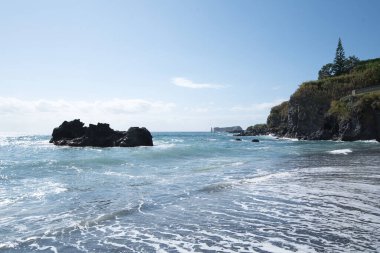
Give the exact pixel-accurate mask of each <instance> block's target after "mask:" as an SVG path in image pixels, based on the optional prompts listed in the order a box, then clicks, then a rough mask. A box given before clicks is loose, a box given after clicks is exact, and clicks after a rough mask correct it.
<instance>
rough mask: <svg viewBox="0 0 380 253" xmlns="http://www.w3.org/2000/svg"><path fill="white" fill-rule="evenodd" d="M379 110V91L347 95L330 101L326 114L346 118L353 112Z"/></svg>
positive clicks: (340, 118) (341, 118)
mask: <svg viewBox="0 0 380 253" xmlns="http://www.w3.org/2000/svg"><path fill="white" fill-rule="evenodd" d="M370 110H380V92H371V93H366V94H361V95H356V96H347V97H343V98H341V99H339V100H334V101H332V102H331V107H330V109H329V111H328V114H330V115H333V116H335V117H337V118H338V119H339V120H341V121H342V120H348V119H349V118H350V117H351V116H352V115H353V114H361V113H363V112H365V111H370Z"/></svg>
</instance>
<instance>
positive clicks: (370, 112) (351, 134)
mask: <svg viewBox="0 0 380 253" xmlns="http://www.w3.org/2000/svg"><path fill="white" fill-rule="evenodd" d="M379 84H380V58H377V59H372V60H367V61H361V62H359V64H358V65H357V66H356V67H355V68H353V70H352V71H351V72H350V73H348V74H345V75H341V76H336V77H328V78H325V79H321V80H318V81H309V82H305V83H303V84H301V85H300V87H299V88H298V89H297V90H296V91H295V93H294V94H293V95H292V96H291V97H290V99H289V101H287V102H284V103H282V104H280V105H278V106H275V107H273V108H272V109H271V112H270V114H269V116H268V119H267V126H268V132H269V133H273V134H275V135H277V136H284V137H291V138H298V139H306V140H328V139H334V140H336V139H340V140H348V141H354V140H369V139H377V140H378V141H379V140H380V91H372V92H366V93H363V94H357V95H352V91H353V90H358V89H362V88H368V87H373V86H375V85H379Z"/></svg>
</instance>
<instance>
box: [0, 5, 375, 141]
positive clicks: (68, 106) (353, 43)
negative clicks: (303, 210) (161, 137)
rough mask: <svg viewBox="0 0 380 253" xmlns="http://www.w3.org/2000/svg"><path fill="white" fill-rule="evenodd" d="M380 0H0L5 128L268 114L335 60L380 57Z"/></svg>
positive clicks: (40, 129)
mask: <svg viewBox="0 0 380 253" xmlns="http://www.w3.org/2000/svg"><path fill="white" fill-rule="evenodd" d="M379 10H380V1H377V0H372V1H371V0H362V1H356V0H355V1H350V0H333V1H327V0H326V1H320V0H309V1H303V0H286V1H285V0H284V1H280V0H276V1H273V0H261V1H258V0H236V1H229V0H181V1H176V0H151V1H144V0H136V1H128V0H125V1H124V0H120V1H119V0H102V1H100V0H81V1H77V0H65V1H50V0H44V1H43V0H34V1H29V0H24V1H22V0H12V1H5V0H0V132H1V133H34V134H50V133H51V131H52V129H53V128H54V127H57V126H58V125H60V124H61V123H62V121H64V120H72V119H76V118H80V119H81V120H82V121H83V122H85V123H86V124H88V123H95V124H96V123H97V122H108V123H110V125H111V127H112V128H114V129H117V130H126V129H128V128H129V127H130V126H145V127H147V128H148V129H149V130H151V131H209V130H210V128H211V127H215V126H219V127H222V126H234V125H240V126H242V127H243V128H246V127H248V126H250V125H254V124H256V123H264V122H266V118H267V116H268V113H269V111H270V108H271V107H272V106H274V105H277V104H279V103H281V102H282V101H285V100H288V99H289V97H290V95H291V94H292V93H293V92H294V91H295V90H296V89H297V87H298V86H299V85H300V84H301V83H302V82H304V81H308V80H313V79H316V78H317V73H318V70H319V69H320V68H321V66H323V65H324V64H326V63H329V62H332V61H333V58H334V54H335V49H336V46H337V42H338V39H339V38H341V39H342V42H343V47H344V49H345V53H346V56H349V55H355V56H357V57H359V58H360V59H363V60H364V59H372V58H377V57H380V46H379V45H380V32H379V28H380V15H379V14H378V12H379Z"/></svg>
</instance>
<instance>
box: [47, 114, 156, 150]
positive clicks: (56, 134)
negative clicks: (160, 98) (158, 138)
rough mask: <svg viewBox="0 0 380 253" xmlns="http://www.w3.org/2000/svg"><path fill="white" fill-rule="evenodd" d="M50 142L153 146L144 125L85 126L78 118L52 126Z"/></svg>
mask: <svg viewBox="0 0 380 253" xmlns="http://www.w3.org/2000/svg"><path fill="white" fill-rule="evenodd" d="M50 143H54V145H59V146H72V147H85V146H93V147H115V146H119V147H137V146H153V141H152V135H151V133H150V132H149V131H148V130H147V129H146V128H145V127H142V128H139V127H131V128H129V129H128V131H115V130H113V129H112V128H110V126H109V124H105V123H98V124H97V125H93V124H90V125H89V126H88V127H85V126H84V123H82V122H81V121H80V120H79V119H76V120H73V121H69V122H68V121H64V122H63V123H62V124H61V125H60V126H59V127H57V128H54V130H53V134H52V138H51V139H50Z"/></svg>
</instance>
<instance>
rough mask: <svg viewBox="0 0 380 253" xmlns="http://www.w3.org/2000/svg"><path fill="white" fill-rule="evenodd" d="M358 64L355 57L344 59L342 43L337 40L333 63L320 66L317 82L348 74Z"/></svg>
mask: <svg viewBox="0 0 380 253" xmlns="http://www.w3.org/2000/svg"><path fill="white" fill-rule="evenodd" d="M358 63H359V58H357V57H356V56H350V57H348V58H346V56H345V53H344V49H343V46H342V41H341V39H340V38H339V41H338V46H337V48H336V53H335V59H334V63H327V64H326V65H324V66H322V68H321V70H320V71H319V72H318V80H321V79H325V78H329V77H333V76H340V75H343V74H347V73H350V71H351V70H352V69H353V68H354V67H355V66H356V65H357V64H358Z"/></svg>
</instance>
